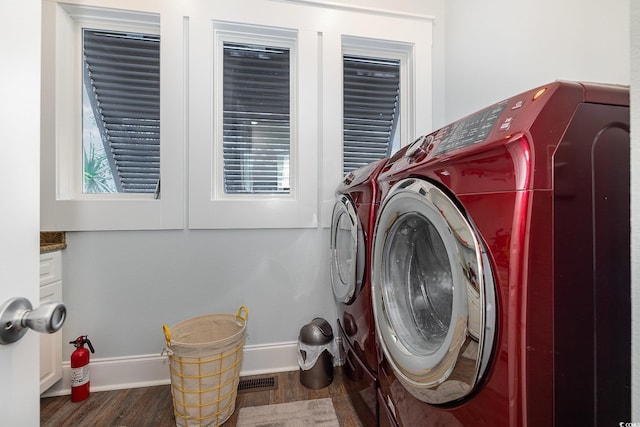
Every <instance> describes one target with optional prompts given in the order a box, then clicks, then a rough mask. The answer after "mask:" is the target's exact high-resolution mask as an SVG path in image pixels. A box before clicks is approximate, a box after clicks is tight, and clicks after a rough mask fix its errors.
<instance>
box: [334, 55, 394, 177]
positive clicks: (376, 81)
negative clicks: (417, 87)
mask: <svg viewBox="0 0 640 427" xmlns="http://www.w3.org/2000/svg"><path fill="white" fill-rule="evenodd" d="M343 61H344V77H343V79H344V80H343V81H344V92H343V97H344V101H343V102H344V106H343V114H344V131H343V132H344V135H343V139H344V152H343V156H344V161H343V172H344V173H345V174H347V173H349V172H351V171H352V170H354V169H357V168H359V167H361V166H364V165H366V164H368V163H371V162H373V161H376V160H379V159H382V158H384V157H386V156H388V155H389V154H390V149H391V142H392V140H393V132H394V131H395V127H396V124H397V121H398V116H399V111H398V105H399V104H398V100H399V99H398V98H399V93H400V61H399V60H387V59H377V58H367V57H362V56H350V55H345V56H344V58H343Z"/></svg>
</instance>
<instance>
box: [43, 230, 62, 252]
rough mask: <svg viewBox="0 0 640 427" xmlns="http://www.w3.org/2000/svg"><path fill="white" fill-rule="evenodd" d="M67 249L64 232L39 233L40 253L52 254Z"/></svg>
mask: <svg viewBox="0 0 640 427" xmlns="http://www.w3.org/2000/svg"><path fill="white" fill-rule="evenodd" d="M66 247H67V236H66V235H65V233H64V231H42V232H40V253H41V254H44V253H46V252H53V251H59V250H62V249H65V248H66Z"/></svg>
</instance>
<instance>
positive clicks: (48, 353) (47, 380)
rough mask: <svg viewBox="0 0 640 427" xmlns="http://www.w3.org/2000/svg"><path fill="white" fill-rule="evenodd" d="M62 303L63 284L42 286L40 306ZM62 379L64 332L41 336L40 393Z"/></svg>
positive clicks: (59, 282) (56, 283) (55, 283)
mask: <svg viewBox="0 0 640 427" xmlns="http://www.w3.org/2000/svg"><path fill="white" fill-rule="evenodd" d="M56 301H62V282H61V281H58V282H54V283H50V284H48V285H44V286H40V305H42V304H46V303H48V302H56ZM61 378H62V330H59V331H58V332H56V333H55V334H40V393H43V392H44V391H45V390H47V389H48V388H49V387H51V386H52V385H53V384H55V383H56V382H57V381H59V380H60V379H61Z"/></svg>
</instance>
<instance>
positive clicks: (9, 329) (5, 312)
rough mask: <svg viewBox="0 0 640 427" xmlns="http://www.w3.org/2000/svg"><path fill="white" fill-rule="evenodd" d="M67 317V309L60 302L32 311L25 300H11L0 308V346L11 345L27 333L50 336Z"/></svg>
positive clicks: (29, 304)
mask: <svg viewBox="0 0 640 427" xmlns="http://www.w3.org/2000/svg"><path fill="white" fill-rule="evenodd" d="M66 317H67V308H66V307H65V305H64V304H63V303H61V302H51V303H48V304H43V305H41V306H40V307H38V308H36V309H35V310H34V309H33V306H32V305H31V303H30V302H29V300H28V299H26V298H11V299H10V300H8V301H7V302H5V303H4V304H3V305H2V307H0V344H11V343H13V342H16V341H18V340H19V339H20V338H22V337H23V336H24V334H26V333H27V328H31V329H33V330H34V331H36V332H40V333H43V334H44V333H47V334H52V333H54V332H56V331H58V330H59V329H60V328H61V327H62V325H63V324H64V321H65V319H66Z"/></svg>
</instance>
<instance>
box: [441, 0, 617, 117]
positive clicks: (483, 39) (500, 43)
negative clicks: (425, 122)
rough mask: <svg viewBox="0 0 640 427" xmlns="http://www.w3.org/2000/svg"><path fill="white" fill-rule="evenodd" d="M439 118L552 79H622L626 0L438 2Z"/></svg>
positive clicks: (458, 113)
mask: <svg viewBox="0 0 640 427" xmlns="http://www.w3.org/2000/svg"><path fill="white" fill-rule="evenodd" d="M445 16H446V19H445V52H446V53H445V70H446V78H445V85H446V96H445V100H446V114H445V116H446V121H447V122H451V121H454V120H456V119H458V118H460V117H462V116H464V115H467V114H469V113H472V112H474V111H476V110H478V109H480V108H482V107H485V106H487V105H489V104H492V103H494V102H497V101H500V100H502V99H504V98H507V97H510V96H512V95H515V94H517V93H520V92H522V91H525V90H528V89H531V88H533V87H536V86H538V85H542V84H545V83H548V82H551V81H554V80H584V81H597V82H609V83H622V84H628V83H629V0H611V1H606V2H603V1H600V0H562V1H557V0H540V1H530V2H525V1H516V2H514V1H509V0H492V1H483V2H472V1H466V0H447V1H446V2H445Z"/></svg>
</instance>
